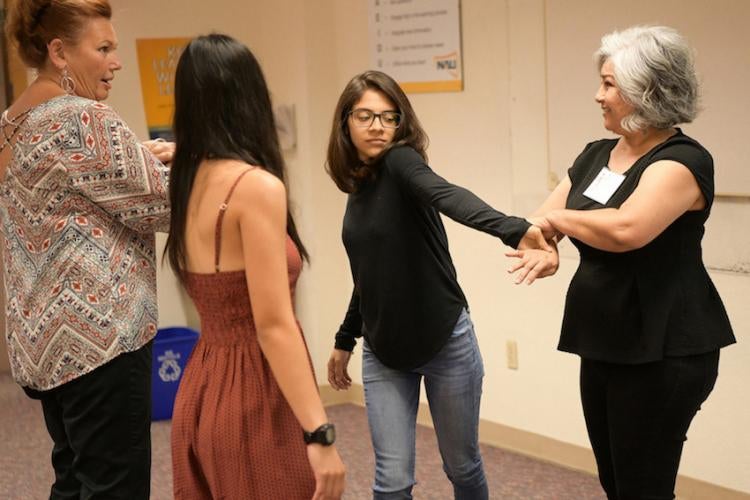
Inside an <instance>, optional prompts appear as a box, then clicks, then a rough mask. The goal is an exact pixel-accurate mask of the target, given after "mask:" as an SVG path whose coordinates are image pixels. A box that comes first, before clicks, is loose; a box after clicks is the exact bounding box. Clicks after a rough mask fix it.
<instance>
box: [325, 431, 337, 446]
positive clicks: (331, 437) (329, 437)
mask: <svg viewBox="0 0 750 500" xmlns="http://www.w3.org/2000/svg"><path fill="white" fill-rule="evenodd" d="M335 440H336V429H335V428H333V427H329V428H327V429H326V443H329V444H330V443H333V442H334V441H335Z"/></svg>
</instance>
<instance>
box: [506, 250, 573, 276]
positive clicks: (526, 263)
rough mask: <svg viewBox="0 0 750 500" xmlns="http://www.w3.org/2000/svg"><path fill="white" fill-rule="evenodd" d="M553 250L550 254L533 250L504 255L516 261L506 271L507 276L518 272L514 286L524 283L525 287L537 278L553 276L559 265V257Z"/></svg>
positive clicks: (514, 251) (511, 252) (515, 251)
mask: <svg viewBox="0 0 750 500" xmlns="http://www.w3.org/2000/svg"><path fill="white" fill-rule="evenodd" d="M553 248H554V250H553V251H551V252H547V251H546V250H535V249H527V250H513V251H510V252H506V253H505V255H506V256H507V257H513V258H517V259H518V261H517V262H516V263H514V264H513V266H511V268H510V269H508V273H509V274H513V273H515V272H516V271H518V274H516V277H515V280H514V282H515V284H516V285H518V284H520V283H523V282H524V281H525V282H526V284H527V285H530V284H532V283H533V282H534V280H536V279H537V278H546V277H547V276H552V275H553V274H555V273H556V272H557V268H558V267H559V265H560V256H559V255H558V253H557V248H555V247H553Z"/></svg>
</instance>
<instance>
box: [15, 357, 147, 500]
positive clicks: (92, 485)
mask: <svg viewBox="0 0 750 500" xmlns="http://www.w3.org/2000/svg"><path fill="white" fill-rule="evenodd" d="M26 392H27V394H28V395H29V396H30V397H32V398H34V399H39V400H40V401H41V403H42V410H43V412H44V420H45V423H46V424H47V430H48V431H49V434H50V437H52V441H53V442H54V446H53V448H52V466H53V467H54V469H55V483H54V484H53V485H52V490H51V492H50V499H54V500H58V499H60V500H63V499H76V500H79V499H80V500H84V499H91V500H94V499H105V498H106V499H128V500H141V499H143V500H148V497H149V491H150V486H151V485H150V472H151V343H149V344H147V345H146V346H144V347H143V348H141V349H139V350H137V351H134V352H131V353H126V354H121V355H120V356H118V357H116V358H115V359H113V360H112V361H110V362H109V363H107V364H105V365H103V366H100V367H99V368H96V369H95V370H93V371H92V372H91V373H88V374H86V375H84V376H82V377H79V378H77V379H75V380H72V381H71V382H68V383H66V384H63V385H61V386H59V387H56V388H54V389H51V390H49V391H32V390H29V389H27V390H26Z"/></svg>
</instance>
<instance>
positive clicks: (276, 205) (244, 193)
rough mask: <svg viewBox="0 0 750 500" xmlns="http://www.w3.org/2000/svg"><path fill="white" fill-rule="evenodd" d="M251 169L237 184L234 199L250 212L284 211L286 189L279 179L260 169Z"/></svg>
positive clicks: (248, 166) (255, 167) (247, 166)
mask: <svg viewBox="0 0 750 500" xmlns="http://www.w3.org/2000/svg"><path fill="white" fill-rule="evenodd" d="M246 168H252V170H250V171H249V172H248V173H247V175H245V176H244V177H243V178H242V180H241V181H240V182H239V183H238V184H237V187H236V188H235V190H236V191H235V197H236V198H237V199H240V200H242V202H241V204H238V205H241V206H242V208H245V209H251V210H272V211H276V210H286V187H285V186H284V183H283V182H281V179H279V178H278V177H276V176H275V175H273V174H272V173H270V172H268V171H266V170H264V169H263V168H261V167H257V166H254V167H253V166H250V165H246Z"/></svg>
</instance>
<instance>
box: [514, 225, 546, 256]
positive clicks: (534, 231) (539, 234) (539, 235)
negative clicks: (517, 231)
mask: <svg viewBox="0 0 750 500" xmlns="http://www.w3.org/2000/svg"><path fill="white" fill-rule="evenodd" d="M530 222H532V225H531V226H529V229H528V230H526V234H524V235H523V238H521V241H520V242H518V250H527V249H530V248H538V249H540V250H544V251H545V252H551V251H552V247H551V246H550V244H549V242H548V241H547V240H546V239H545V235H544V233H543V231H542V228H540V227H539V226H537V225H535V224H534V223H533V221H530Z"/></svg>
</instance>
